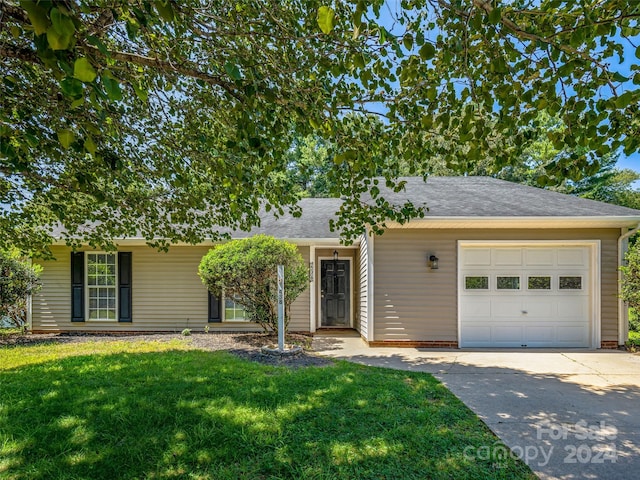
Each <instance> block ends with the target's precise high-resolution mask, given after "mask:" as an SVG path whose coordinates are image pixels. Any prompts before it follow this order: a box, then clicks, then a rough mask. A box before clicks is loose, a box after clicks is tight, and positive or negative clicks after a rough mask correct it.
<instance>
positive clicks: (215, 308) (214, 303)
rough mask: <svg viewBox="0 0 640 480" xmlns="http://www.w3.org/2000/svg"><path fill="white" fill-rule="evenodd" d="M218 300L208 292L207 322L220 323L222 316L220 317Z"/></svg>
mask: <svg viewBox="0 0 640 480" xmlns="http://www.w3.org/2000/svg"><path fill="white" fill-rule="evenodd" d="M220 307H221V305H220V299H219V298H218V297H216V296H215V295H214V294H213V293H211V292H209V322H210V323H213V322H221V321H222V315H220V311H221V308H220Z"/></svg>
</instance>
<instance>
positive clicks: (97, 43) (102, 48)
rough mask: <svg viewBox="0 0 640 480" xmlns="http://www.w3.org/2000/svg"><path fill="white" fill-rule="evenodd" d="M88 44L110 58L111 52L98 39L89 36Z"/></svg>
mask: <svg viewBox="0 0 640 480" xmlns="http://www.w3.org/2000/svg"><path fill="white" fill-rule="evenodd" d="M87 42H88V43H89V44H91V45H93V46H94V47H96V48H97V49H98V51H99V52H100V53H101V54H103V55H105V56H109V50H107V46H106V45H105V44H104V43H103V42H102V40H100V39H99V38H98V37H95V36H93V35H89V36H87Z"/></svg>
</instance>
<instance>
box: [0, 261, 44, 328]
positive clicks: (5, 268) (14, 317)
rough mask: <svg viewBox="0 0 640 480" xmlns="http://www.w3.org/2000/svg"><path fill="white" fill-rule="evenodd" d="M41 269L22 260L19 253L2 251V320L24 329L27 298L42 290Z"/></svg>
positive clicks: (0, 275) (0, 263)
mask: <svg viewBox="0 0 640 480" xmlns="http://www.w3.org/2000/svg"><path fill="white" fill-rule="evenodd" d="M39 276H40V269H39V267H37V266H31V265H29V264H28V263H27V262H26V261H24V260H22V259H21V258H20V256H19V255H18V254H17V252H2V251H0V319H9V321H10V322H11V323H12V324H14V325H15V326H16V327H20V328H24V326H25V324H26V321H27V298H28V297H29V295H33V294H34V293H37V292H38V291H39V290H40V279H39Z"/></svg>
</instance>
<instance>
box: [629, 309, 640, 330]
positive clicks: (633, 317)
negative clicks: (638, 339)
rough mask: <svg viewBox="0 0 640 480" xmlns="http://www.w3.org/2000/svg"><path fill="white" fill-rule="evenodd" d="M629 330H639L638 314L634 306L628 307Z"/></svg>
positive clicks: (639, 320) (639, 316)
mask: <svg viewBox="0 0 640 480" xmlns="http://www.w3.org/2000/svg"><path fill="white" fill-rule="evenodd" d="M629 331H630V332H640V315H638V310H636V309H635V308H630V309H629Z"/></svg>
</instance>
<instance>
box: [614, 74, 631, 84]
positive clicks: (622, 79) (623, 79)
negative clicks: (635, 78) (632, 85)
mask: <svg viewBox="0 0 640 480" xmlns="http://www.w3.org/2000/svg"><path fill="white" fill-rule="evenodd" d="M627 80H629V79H628V78H627V77H625V76H624V75H622V74H621V73H620V72H615V73H614V74H613V81H614V82H626V81H627Z"/></svg>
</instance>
